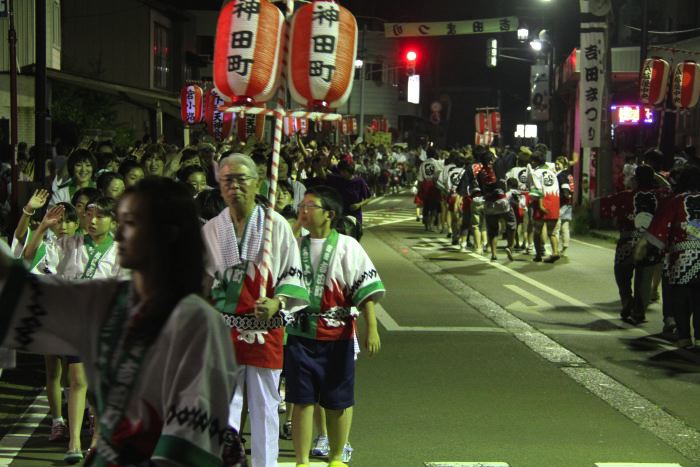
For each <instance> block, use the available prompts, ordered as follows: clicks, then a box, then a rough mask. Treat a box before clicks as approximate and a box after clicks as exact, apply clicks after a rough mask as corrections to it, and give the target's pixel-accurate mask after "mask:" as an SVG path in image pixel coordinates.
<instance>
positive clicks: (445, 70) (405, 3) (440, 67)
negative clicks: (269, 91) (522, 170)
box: [167, 0, 579, 143]
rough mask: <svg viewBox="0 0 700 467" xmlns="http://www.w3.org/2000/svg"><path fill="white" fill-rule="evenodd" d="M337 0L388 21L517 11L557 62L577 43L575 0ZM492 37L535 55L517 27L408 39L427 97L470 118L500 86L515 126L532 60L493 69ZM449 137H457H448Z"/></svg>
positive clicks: (192, 4) (212, 5) (184, 3)
mask: <svg viewBox="0 0 700 467" xmlns="http://www.w3.org/2000/svg"><path fill="white" fill-rule="evenodd" d="M167 3H169V4H171V5H173V6H176V7H180V8H196V9H213V10H216V9H218V8H219V7H220V5H221V1H218V0H172V1H169V2H167ZM340 3H341V4H342V5H344V6H345V7H347V8H348V9H350V11H352V13H353V14H354V15H355V16H357V17H375V18H379V19H382V20H385V21H386V22H402V21H403V22H418V21H459V20H470V19H478V18H493V17H500V16H516V17H518V18H519V19H520V20H521V22H524V23H525V24H527V26H528V27H529V29H530V31H531V32H533V31H538V30H540V29H547V30H549V31H550V33H551V37H552V43H553V44H554V53H555V55H556V56H557V59H556V61H555V63H561V62H562V61H563V59H564V58H565V57H566V56H567V55H568V54H569V53H570V52H571V50H572V49H573V48H574V47H576V45H577V43H578V22H579V14H578V8H579V2H578V0H551V1H549V2H545V1H543V0H431V1H425V0H423V1H416V0H341V1H340ZM490 37H496V38H497V39H498V41H499V47H512V48H514V49H515V50H508V51H503V52H502V53H505V54H507V55H513V56H518V57H522V58H527V59H531V60H534V58H535V55H534V53H533V52H532V50H531V49H530V47H529V46H528V45H527V44H521V43H519V42H518V41H517V38H516V35H515V33H506V34H495V35H489V34H482V35H465V36H452V37H433V38H415V39H411V41H410V43H411V46H412V47H414V46H415V47H416V48H417V49H418V50H419V51H420V55H421V56H423V57H430V58H429V59H428V60H426V61H427V62H428V63H426V62H422V63H421V61H420V60H419V63H418V70H417V72H418V73H419V74H421V80H422V83H423V85H424V88H426V87H427V89H424V91H423V92H424V96H425V97H426V98H427V99H426V100H432V99H435V98H438V97H439V96H440V95H444V94H445V93H448V94H449V95H450V97H451V98H452V100H453V102H454V103H455V105H454V109H455V112H456V113H457V115H459V116H462V115H463V116H464V118H465V119H468V120H469V121H471V120H472V119H473V108H474V107H475V106H478V105H496V103H497V102H498V98H499V96H498V91H499V90H500V103H501V111H502V114H503V120H504V124H506V125H507V126H509V127H510V126H513V129H514V125H515V123H524V122H525V121H526V120H527V112H526V110H525V108H526V107H527V105H528V103H529V76H530V66H529V64H528V63H524V62H517V61H512V60H506V59H500V60H499V63H498V66H497V67H496V68H495V69H489V68H487V67H486V41H487V39H488V38H490ZM397 60H400V57H397ZM421 65H423V68H421ZM459 89H462V91H459ZM427 104H429V102H427ZM427 104H426V105H427ZM426 110H427V109H426ZM469 128H471V127H469ZM452 133H453V134H454V133H467V134H468V133H471V130H468V129H467V127H464V129H463V130H462V129H460V130H458V131H452ZM511 134H512V133H511ZM467 139H472V137H469V138H467ZM450 140H452V142H453V143H455V142H457V141H455V140H454V138H452V137H451V138H450ZM465 142H467V141H465Z"/></svg>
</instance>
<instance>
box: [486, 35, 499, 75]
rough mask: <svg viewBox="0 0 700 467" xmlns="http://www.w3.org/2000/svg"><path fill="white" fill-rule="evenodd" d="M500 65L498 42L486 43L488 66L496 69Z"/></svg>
mask: <svg viewBox="0 0 700 467" xmlns="http://www.w3.org/2000/svg"><path fill="white" fill-rule="evenodd" d="M497 64H498V40H497V39H489V40H487V41H486V66H487V67H489V68H495V67H496V65H497Z"/></svg>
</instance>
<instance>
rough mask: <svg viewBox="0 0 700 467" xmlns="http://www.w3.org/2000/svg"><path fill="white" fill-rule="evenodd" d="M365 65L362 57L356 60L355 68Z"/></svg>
mask: <svg viewBox="0 0 700 467" xmlns="http://www.w3.org/2000/svg"><path fill="white" fill-rule="evenodd" d="M364 65H365V62H364V61H362V59H361V58H358V59H357V60H355V69H357V70H359V69H361V68H362V67H363V66H364Z"/></svg>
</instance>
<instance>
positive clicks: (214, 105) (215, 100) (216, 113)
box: [204, 89, 235, 141]
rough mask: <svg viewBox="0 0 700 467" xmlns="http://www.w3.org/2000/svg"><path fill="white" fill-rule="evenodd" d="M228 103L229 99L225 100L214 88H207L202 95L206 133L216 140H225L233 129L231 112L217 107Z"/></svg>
mask: <svg viewBox="0 0 700 467" xmlns="http://www.w3.org/2000/svg"><path fill="white" fill-rule="evenodd" d="M229 104H231V101H227V100H226V99H225V98H224V96H223V95H222V94H221V93H220V92H218V91H217V90H216V89H209V90H207V92H206V94H205V95H204V122H205V123H206V124H207V133H209V135H210V136H212V137H213V138H214V139H215V140H216V141H223V140H225V139H226V138H228V137H229V136H231V132H232V131H233V122H234V120H235V117H234V115H233V113H231V112H224V111H222V110H220V109H219V108H220V107H221V106H223V105H229Z"/></svg>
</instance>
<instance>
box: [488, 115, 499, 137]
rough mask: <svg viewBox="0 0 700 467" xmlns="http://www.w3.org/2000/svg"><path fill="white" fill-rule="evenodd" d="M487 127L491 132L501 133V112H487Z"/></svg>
mask: <svg viewBox="0 0 700 467" xmlns="http://www.w3.org/2000/svg"><path fill="white" fill-rule="evenodd" d="M489 128H490V129H491V131H492V132H493V133H495V134H497V135H500V134H501V112H489Z"/></svg>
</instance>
